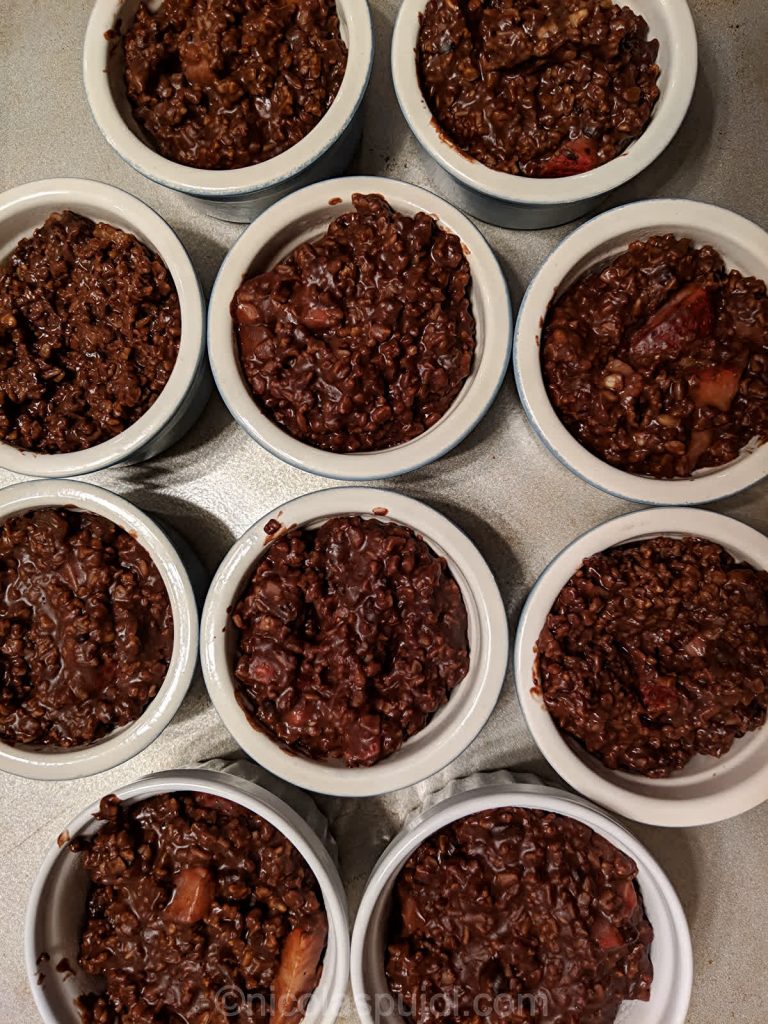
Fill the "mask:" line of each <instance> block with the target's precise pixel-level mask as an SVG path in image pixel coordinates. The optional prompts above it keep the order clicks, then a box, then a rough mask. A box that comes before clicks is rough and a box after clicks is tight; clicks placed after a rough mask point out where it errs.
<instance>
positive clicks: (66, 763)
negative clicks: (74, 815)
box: [0, 480, 205, 782]
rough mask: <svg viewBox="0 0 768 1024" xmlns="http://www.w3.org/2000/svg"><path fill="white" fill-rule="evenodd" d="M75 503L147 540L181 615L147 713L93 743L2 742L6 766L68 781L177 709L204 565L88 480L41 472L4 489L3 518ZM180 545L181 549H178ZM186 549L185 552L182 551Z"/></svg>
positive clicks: (120, 751)
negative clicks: (46, 476)
mask: <svg viewBox="0 0 768 1024" xmlns="http://www.w3.org/2000/svg"><path fill="white" fill-rule="evenodd" d="M56 507H59V508H69V509H71V508H75V509H82V510H84V511H86V512H93V513H95V514H96V515H100V516H103V517H104V518H105V519H109V520H110V521H111V522H113V523H117V525H118V526H120V527H122V528H123V529H124V530H125V531H126V532H128V533H130V534H131V535H132V536H133V537H135V538H136V540H137V541H138V542H139V543H140V544H141V545H142V547H143V548H145V550H146V551H147V553H148V554H149V555H150V557H151V558H152V561H153V562H154V563H155V565H156V566H157V568H158V570H159V571H160V575H161V576H162V579H163V583H165V588H166V590H167V592H168V600H169V601H170V604H171V612H172V615H173V651H172V653H171V661H170V664H169V666H168V672H167V674H166V677H165V680H164V681H163V684H162V686H161V687H160V689H159V690H158V692H157V695H156V696H155V697H154V699H153V700H152V701H151V702H150V703H149V704H148V705H147V707H146V709H145V711H144V713H143V714H142V715H141V716H140V717H139V718H137V719H136V721H134V722H131V723H130V724H129V725H124V726H122V727H120V728H118V729H115V730H114V731H113V732H111V733H109V734H108V735H106V736H104V737H103V738H102V739H100V740H97V741H96V742H95V743H92V744H89V745H88V746H81V747H75V748H72V749H71V750H58V751H54V750H52V749H51V748H49V747H43V746H21V745H20V746H11V745H10V744H7V743H2V742H0V770H2V771H6V772H10V773H11V774H12V775H21V776H23V777H24V778H27V779H44V780H48V781H51V782H61V781H62V780H64V779H80V778H84V777H85V776H87V775H95V774H96V773H97V772H104V771H107V770H108V769H110V768H114V767H115V766H116V765H119V764H122V763H123V761H127V760H128V759H129V758H131V757H134V756H135V755H136V754H138V753H139V752H140V751H142V750H144V748H145V747H147V746H149V744H150V743H152V741H153V740H155V739H157V737H158V736H159V735H160V733H161V732H162V731H163V729H164V728H165V727H166V725H168V723H169V722H170V721H171V719H172V718H173V716H174V715H175V714H176V712H177V710H178V708H179V706H180V705H181V702H182V700H183V699H184V696H185V694H186V692H187V690H188V688H189V684H190V683H191V681H192V676H193V674H194V671H195V668H196V666H197V651H198V612H197V599H196V591H197V592H198V593H199V592H200V591H201V590H202V589H203V584H204V578H205V577H204V572H203V569H202V567H201V565H200V564H199V562H198V561H197V558H196V557H195V556H194V554H193V553H192V551H191V550H190V549H188V548H187V546H186V544H185V543H183V542H180V543H178V545H177V543H176V542H173V541H171V540H170V539H169V537H168V536H167V535H166V533H165V531H164V530H162V529H161V528H160V527H159V526H158V525H157V523H156V522H154V520H152V519H150V518H149V516H148V515H146V513H144V512H142V511H141V510H140V509H138V508H136V506H135V505H132V504H131V503H130V502H129V501H126V500H125V498H120V497H118V495H116V494H112V493H111V492H110V491H107V490H104V489H103V488H102V487H94V486H93V484H87V483H82V482H81V481H74V480H73V481H68V480H36V481H32V482H29V483H21V484H14V485H13V486H11V487H5V488H3V489H2V490H0V521H4V520H6V519H8V518H9V517H11V516H16V515H21V514H23V513H24V512H29V511H30V510H32V509H38V508H56ZM177 546H178V550H177ZM180 552H181V553H180Z"/></svg>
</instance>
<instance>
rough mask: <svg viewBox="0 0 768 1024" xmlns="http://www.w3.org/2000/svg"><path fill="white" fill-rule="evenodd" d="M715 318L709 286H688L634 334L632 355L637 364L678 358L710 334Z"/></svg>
mask: <svg viewBox="0 0 768 1024" xmlns="http://www.w3.org/2000/svg"><path fill="white" fill-rule="evenodd" d="M713 321H714V316H713V313H712V302H711V300H710V297H709V292H708V291H707V289H706V288H704V287H702V285H700V284H695V283H694V284H689V285H686V286H685V288H682V289H681V290H680V291H679V292H678V293H677V294H676V295H673V296H672V298H671V299H670V300H669V302H666V303H665V304H664V305H663V306H662V307H661V309H659V310H658V311H657V312H656V313H654V315H653V316H652V317H651V318H650V320H649V321H648V322H647V323H646V324H645V326H644V327H641V328H640V330H638V331H636V332H635V333H634V335H633V336H632V338H631V340H630V343H629V357H630V359H631V360H632V361H633V362H634V363H635V364H636V365H642V364H643V363H651V362H654V361H655V360H656V359H663V358H671V359H675V358H676V357H677V356H679V355H681V354H682V353H683V352H684V351H685V349H686V348H687V347H688V346H689V345H690V344H691V342H692V341H696V340H697V339H699V338H706V337H708V336H709V335H710V334H711V333H712V327H713Z"/></svg>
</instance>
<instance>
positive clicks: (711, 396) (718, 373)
mask: <svg viewBox="0 0 768 1024" xmlns="http://www.w3.org/2000/svg"><path fill="white" fill-rule="evenodd" d="M743 372H744V370H743V369H741V368H739V367H737V366H717V367H714V366H709V367H705V368H704V369H703V370H699V372H698V374H697V377H696V382H695V384H694V386H693V391H692V395H693V400H694V402H695V403H696V405H697V406H698V407H699V408H700V409H701V408H703V407H704V406H706V405H711V406H712V407H713V408H715V409H719V410H720V411H721V412H728V410H729V409H730V407H731V405H732V404H733V400H734V398H735V397H736V395H737V394H738V391H739V384H740V383H741V375H742V373H743Z"/></svg>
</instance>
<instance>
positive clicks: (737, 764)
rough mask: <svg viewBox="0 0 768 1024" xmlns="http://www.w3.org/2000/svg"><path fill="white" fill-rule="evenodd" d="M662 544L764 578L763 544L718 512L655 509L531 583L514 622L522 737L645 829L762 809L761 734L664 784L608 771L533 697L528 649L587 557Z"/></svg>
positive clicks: (767, 730)
mask: <svg viewBox="0 0 768 1024" xmlns="http://www.w3.org/2000/svg"><path fill="white" fill-rule="evenodd" d="M661 535H670V536H675V537H679V536H684V535H688V536H694V537H702V538H704V539H705V540H710V541H714V542H715V543H716V544H720V545H721V546H722V547H723V548H725V550H726V551H728V552H729V553H730V554H732V555H733V557H734V558H736V559H737V560H738V561H743V562H747V563H748V564H749V565H752V566H754V567H755V568H756V569H760V570H762V571H768V538H766V537H764V536H763V535H762V534H761V533H758V532H757V530H753V529H752V528H751V527H749V526H745V525H744V524H743V523H740V522H738V521H737V520H735V519H731V518H730V517H728V516H723V515H719V514H718V513H716V512H707V511H704V510H703V509H691V508H653V509H643V510H641V511H640V512H631V513H629V514H628V515H624V516H619V517H618V518H616V519H611V520H609V521H608V522H607V523H603V524H602V525H601V526H597V527H595V529H593V530H590V531H589V532H587V533H585V534H584V535H583V536H581V537H579V538H578V539H577V540H575V541H574V542H573V543H572V544H570V545H569V546H568V547H567V548H565V549H564V550H563V551H562V552H561V553H560V554H559V555H558V556H557V558H555V559H554V561H552V562H551V563H550V565H549V566H548V567H547V568H546V569H545V570H544V572H543V573H542V574H541V576H539V578H538V580H537V581H536V583H535V585H534V587H533V589H532V590H531V593H530V595H529V597H528V600H527V601H526V604H525V607H524V608H523V611H522V614H521V616H520V622H519V625H518V630H517V637H516V640H515V652H514V664H515V679H516V684H517V696H518V700H519V701H520V706H521V708H522V710H523V715H524V716H525V720H526V723H527V725H528V728H529V730H530V732H531V735H532V736H533V738H534V740H535V741H536V744H537V746H538V748H539V750H540V751H541V753H542V754H543V755H544V757H546V759H547V760H548V761H549V763H550V764H551V765H552V767H553V768H554V769H555V771H556V772H557V773H558V774H559V775H561V776H562V778H563V779H565V781H566V782H567V783H568V784H569V785H570V786H573V788H574V789H575V790H577V791H578V792H579V793H583V795H584V796H586V797H588V798H589V799H590V800H595V801H597V802H598V803H600V804H602V805H603V806H604V807H608V808H609V809H610V810H612V811H616V812H618V813H619V814H623V815H624V816H625V817H627V818H633V819H634V820H635V821H642V822H645V823H647V824H649V825H665V826H669V827H690V826H694V825H708V824H710V823H712V822H716V821H723V820H725V819H726V818H732V817H735V816H736V815H737V814H743V813H744V812H745V811H748V810H751V809H752V808H753V807H757V806H758V804H761V803H763V801H765V800H768V727H765V726H764V727H763V728H762V729H758V730H756V731H755V732H750V733H747V735H746V736H744V737H742V738H741V739H738V740H736V742H735V743H734V744H733V747H732V748H731V750H730V751H729V752H728V753H727V754H725V755H724V756H723V757H720V758H715V757H705V756H703V755H697V756H696V757H694V758H693V759H692V760H691V761H689V763H688V764H687V765H686V766H685V768H683V769H681V770H680V771H677V772H675V773H674V774H673V775H672V776H670V777H669V778H666V779H649V778H646V777H645V776H643V775H635V774H632V773H630V772H624V771H612V770H611V769H610V768H606V767H605V766H604V765H603V764H602V762H601V761H599V760H598V758H596V757H593V756H592V755H591V754H588V753H587V751H586V750H585V749H584V748H583V747H582V746H581V745H580V744H578V743H577V742H576V741H574V740H571V739H569V738H568V737H566V736H564V735H563V734H562V733H561V732H560V730H559V729H558V727H557V725H556V724H555V721H554V719H553V718H552V716H551V715H550V713H549V711H548V710H547V708H546V707H545V705H544V700H543V698H542V697H541V696H540V695H539V694H537V693H535V692H534V687H535V675H534V670H535V662H536V657H535V646H536V643H537V641H538V639H539V635H540V634H541V631H542V629H543V628H544V623H545V622H546V619H547V616H548V615H549V612H550V610H551V608H552V605H553V604H554V602H555V600H556V598H557V596H558V594H559V593H560V591H561V590H562V588H563V587H564V586H565V584H566V583H567V582H568V580H569V579H570V578H571V576H572V575H573V574H574V573H575V572H576V570H577V569H578V568H579V566H580V565H581V564H582V562H583V561H584V559H585V558H589V557H590V556H591V555H595V554H598V553H599V552H601V551H606V550H608V549H609V548H612V547H616V546H617V545H622V544H629V543H631V542H636V541H640V540H645V539H647V538H649V537H657V536H661Z"/></svg>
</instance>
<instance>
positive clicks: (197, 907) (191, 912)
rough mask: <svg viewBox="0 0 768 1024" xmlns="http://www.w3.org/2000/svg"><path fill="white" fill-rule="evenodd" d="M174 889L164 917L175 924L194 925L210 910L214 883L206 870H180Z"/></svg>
mask: <svg viewBox="0 0 768 1024" xmlns="http://www.w3.org/2000/svg"><path fill="white" fill-rule="evenodd" d="M175 881H176V888H175V889H174V891H173V896H172V897H171V901H170V903H169V904H168V906H167V907H166V908H165V916H166V917H167V918H169V919H170V920H171V921H175V922H176V923H177V924H194V923H195V922H196V921H200V920H202V918H204V917H205V915H206V914H207V913H208V911H209V910H210V909H211V904H212V903H213V897H214V896H215V894H216V883H215V882H214V880H213V876H212V875H211V872H210V871H209V870H208V868H204V867H202V866H200V867H192V868H182V869H181V871H180V872H179V873H178V875H177V876H176V879H175Z"/></svg>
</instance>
